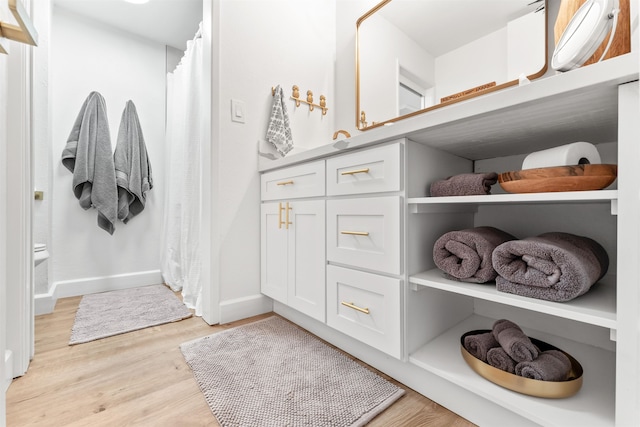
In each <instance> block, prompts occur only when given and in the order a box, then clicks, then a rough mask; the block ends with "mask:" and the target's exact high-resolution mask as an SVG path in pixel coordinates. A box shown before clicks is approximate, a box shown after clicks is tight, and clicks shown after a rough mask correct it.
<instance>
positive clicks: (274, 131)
mask: <svg viewBox="0 0 640 427" xmlns="http://www.w3.org/2000/svg"><path fill="white" fill-rule="evenodd" d="M267 141H269V142H270V143H271V144H273V146H274V147H276V150H278V153H280V154H282V155H283V156H284V155H286V154H287V153H288V152H289V151H291V150H292V149H293V138H292V136H291V127H290V125H289V115H288V114H287V105H286V104H285V99H284V91H283V90H282V88H281V87H280V86H279V85H278V86H277V87H276V89H275V93H274V95H273V104H272V106H271V116H270V117H269V127H268V128H267Z"/></svg>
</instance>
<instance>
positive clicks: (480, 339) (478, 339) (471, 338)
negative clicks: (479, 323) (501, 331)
mask: <svg viewBox="0 0 640 427" xmlns="http://www.w3.org/2000/svg"><path fill="white" fill-rule="evenodd" d="M496 347H497V348H500V344H498V341H496V339H495V337H494V336H493V333H492V332H486V333H484V334H475V335H467V336H466V337H464V348H465V350H467V351H468V352H469V353H471V354H472V355H473V356H474V357H475V358H476V359H480V360H482V361H483V362H486V361H487V352H488V351H489V350H491V349H492V348H496Z"/></svg>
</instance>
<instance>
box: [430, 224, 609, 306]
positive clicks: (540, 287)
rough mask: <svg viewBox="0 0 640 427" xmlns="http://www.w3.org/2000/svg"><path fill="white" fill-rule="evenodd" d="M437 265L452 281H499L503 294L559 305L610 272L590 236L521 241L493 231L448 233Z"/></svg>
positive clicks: (437, 251) (440, 242) (437, 247)
mask: <svg viewBox="0 0 640 427" xmlns="http://www.w3.org/2000/svg"><path fill="white" fill-rule="evenodd" d="M433 260H434V262H435V264H436V266H437V267H438V268H439V269H440V270H442V271H443V272H444V273H445V275H446V276H447V277H448V278H450V279H453V280H459V281H463V282H471V283H487V282H492V281H494V280H495V283H496V288H497V290H498V291H501V292H507V293H511V294H516V295H521V296H526V297H531V298H537V299H543V300H547V301H556V302H564V301H569V300H572V299H574V298H576V297H578V296H580V295H583V294H584V293H586V292H587V291H589V289H591V287H592V286H593V285H594V284H595V283H596V282H597V281H598V280H600V279H601V278H602V277H603V276H604V275H605V273H606V272H607V270H608V268H609V257H608V255H607V252H606V250H605V249H604V248H603V247H602V246H601V245H600V244H599V243H598V242H596V241H595V240H593V239H591V238H589V237H585V236H578V235H575V234H570V233H562V232H551V233H544V234H541V235H539V236H536V237H527V238H525V239H517V238H516V237H514V236H513V235H511V234H509V233H506V232H504V231H502V230H499V229H497V228H494V227H475V228H470V229H465V230H456V231H450V232H447V233H445V234H443V235H442V236H441V237H440V238H438V239H437V240H436V242H435V244H434V247H433Z"/></svg>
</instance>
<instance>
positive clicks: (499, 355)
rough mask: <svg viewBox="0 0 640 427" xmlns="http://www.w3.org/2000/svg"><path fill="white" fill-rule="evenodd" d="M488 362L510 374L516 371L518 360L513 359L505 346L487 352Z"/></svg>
mask: <svg viewBox="0 0 640 427" xmlns="http://www.w3.org/2000/svg"><path fill="white" fill-rule="evenodd" d="M487 363H488V364H489V365H491V366H493V367H494V368H498V369H500V370H501V371H505V372H509V373H510V374H513V373H515V371H516V362H515V360H513V359H512V358H511V357H510V356H509V355H508V354H507V352H506V351H504V348H502V347H499V346H498V347H495V348H492V349H490V350H489V351H488V352H487Z"/></svg>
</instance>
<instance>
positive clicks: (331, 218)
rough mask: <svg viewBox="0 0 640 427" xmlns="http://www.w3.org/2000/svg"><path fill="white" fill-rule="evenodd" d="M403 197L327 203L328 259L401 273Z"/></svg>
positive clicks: (331, 201)
mask: <svg viewBox="0 0 640 427" xmlns="http://www.w3.org/2000/svg"><path fill="white" fill-rule="evenodd" d="M400 209H401V207H400V197H397V196H391V197H372V198H362V199H348V200H328V201H327V259H328V260H329V261H334V262H338V263H341V264H349V265H354V266H358V267H362V268H367V269H371V270H377V271H384V272H387V273H391V274H400V273H401V268H400V242H401V238H400V231H401V228H400Z"/></svg>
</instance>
